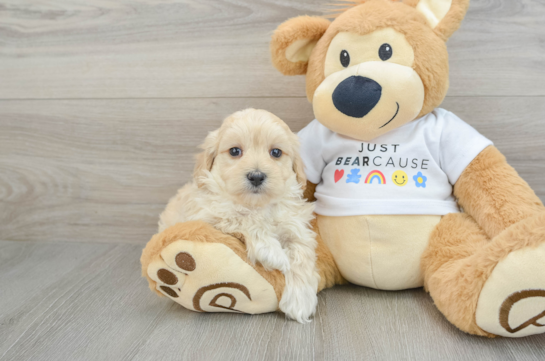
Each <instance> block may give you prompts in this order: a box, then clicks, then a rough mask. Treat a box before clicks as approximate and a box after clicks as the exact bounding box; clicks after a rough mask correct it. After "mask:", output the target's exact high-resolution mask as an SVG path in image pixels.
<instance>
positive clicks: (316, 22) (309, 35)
mask: <svg viewBox="0 0 545 361" xmlns="http://www.w3.org/2000/svg"><path fill="white" fill-rule="evenodd" d="M329 24H330V22H329V20H327V19H324V18H320V17H315V16H298V17H296V18H292V19H289V20H287V21H286V22H284V23H282V24H280V26H278V28H277V29H276V30H275V32H274V34H273V36H272V40H271V56H272V62H273V64H274V66H275V67H276V69H278V70H279V71H280V72H281V73H282V74H284V75H302V74H305V73H306V72H307V65H308V59H309V58H310V53H311V52H312V49H314V46H316V43H317V42H318V40H320V38H321V37H322V35H324V33H325V32H326V30H327V28H328V27H329Z"/></svg>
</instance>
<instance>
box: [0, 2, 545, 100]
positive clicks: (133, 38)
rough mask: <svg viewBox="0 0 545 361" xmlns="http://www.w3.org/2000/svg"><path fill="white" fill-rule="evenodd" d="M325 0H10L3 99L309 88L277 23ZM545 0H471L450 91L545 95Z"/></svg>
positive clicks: (4, 24) (453, 52)
mask: <svg viewBox="0 0 545 361" xmlns="http://www.w3.org/2000/svg"><path fill="white" fill-rule="evenodd" d="M330 2H331V1H327V0H296V1H286V0H229V1H228V0H163V1H152V0H131V1H128V0H125V1H116V0H101V1H96V2H84V1H75V0H42V1H39V2H36V1H32V0H2V1H0V25H1V26H0V44H1V45H2V46H0V64H1V66H0V79H2V82H1V83H0V98H4V99H29V98H40V99H50V98H63V99H64V98H150V97H151V98H158V97H168V98H171V97H248V96H257V97H270V96H302V95H304V86H303V83H304V79H303V77H282V76H281V75H280V74H279V73H277V72H276V71H275V70H274V69H273V67H272V65H271V62H270V59H269V50H268V46H269V45H268V43H269V39H270V35H271V34H272V31H273V30H274V29H275V28H276V27H277V26H278V25H279V24H280V23H281V22H283V21H285V20H286V19H288V18H290V17H294V16H298V15H304V14H308V15H319V14H322V10H323V9H327V6H326V4H327V3H330ZM544 18H545V3H544V2H543V1H540V0H494V1H490V0H472V1H471V6H470V9H469V13H468V15H467V17H466V19H465V20H464V23H463V24H462V27H461V29H460V30H459V31H458V32H457V33H456V34H455V35H454V36H453V37H452V38H451V40H450V41H449V49H450V50H449V52H450V59H451V61H450V63H451V88H450V93H449V94H450V95H456V96H473V95H479V96H485V95H486V96H491V95H496V96H498V95H517V96H520V95H533V96H535V95H545V87H543V83H545V62H543V58H544V54H545V49H544V47H543V43H544V42H545V22H543V19H544Z"/></svg>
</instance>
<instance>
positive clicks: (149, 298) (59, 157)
mask: <svg viewBox="0 0 545 361" xmlns="http://www.w3.org/2000/svg"><path fill="white" fill-rule="evenodd" d="M329 2H331V1H328V0H293V1H291V0H161V1H155V0H121V1H118V0H101V1H79V0H40V1H35V0H0V240H2V241H0V360H2V361H3V360H9V361H12V360H16V361H19V360H54V361H58V360H180V359H182V360H213V359H225V360H235V359H236V360H256V359H258V360H273V359H274V360H284V359H285V360H309V359H312V360H314V359H316V360H333V359H339V360H362V359H365V360H471V361H476V360H544V359H545V335H541V336H534V337H529V338H523V339H516V340H515V339H494V340H489V339H484V338H479V337H474V336H469V335H466V334H464V333H462V332H460V331H458V330H457V329H456V328H455V327H454V326H452V325H451V324H449V323H448V322H447V321H446V320H445V319H444V317H443V316H442V315H441V314H440V313H439V312H438V311H437V309H436V308H435V306H434V305H433V303H432V301H431V299H430V298H429V296H428V295H426V294H425V292H424V291H423V290H421V289H419V290H409V291H403V292H383V291H376V290H371V289H367V288H362V287H354V286H346V287H336V288H334V289H330V290H326V291H324V292H322V293H321V294H320V296H319V307H318V313H317V315H316V318H315V320H314V321H313V322H312V323H311V324H310V325H299V324H297V323H295V322H288V321H286V320H285V319H284V318H283V317H282V316H281V315H280V314H267V315H259V316H248V315H231V314H198V313H194V312H190V311H187V310H185V309H183V308H182V307H180V306H178V305H177V304H174V303H172V302H171V301H169V300H167V299H160V298H158V297H157V296H156V295H155V294H153V293H152V292H150V291H149V290H148V288H147V285H146V282H145V281H144V280H143V279H141V278H140V266H139V262H138V260H139V256H140V252H141V248H142V247H143V245H144V244H145V242H146V241H147V240H148V239H149V238H150V236H151V234H153V233H154V232H155V230H156V223H157V217H158V214H159V213H160V211H161V210H162V209H163V207H164V205H165V204H166V202H167V200H168V199H169V197H171V196H172V195H173V194H174V192H175V190H176V189H177V188H178V187H180V186H181V185H182V184H183V183H184V182H186V181H187V180H188V179H189V177H190V175H191V170H192V167H193V154H194V153H196V151H197V148H196V147H197V145H198V144H199V143H200V142H201V141H202V139H203V138H204V136H205V134H206V133H207V132H208V131H210V130H212V129H214V128H216V127H217V126H218V125H219V124H220V122H221V120H222V119H223V118H224V117H225V116H227V115H228V114H230V113H232V112H234V111H236V110H240V109H243V108H246V107H255V108H264V109H267V110H270V111H272V112H274V113H276V114H277V115H278V116H280V117H281V118H282V119H284V120H285V121H286V122H287V123H288V124H289V125H290V127H291V128H292V129H293V130H294V131H297V130H299V129H301V128H302V127H303V126H305V125H306V124H307V123H308V122H309V121H310V120H312V118H313V116H312V108H311V106H310V104H308V102H307V101H306V99H305V98H304V78H303V77H283V76H281V75H280V74H278V73H277V72H276V71H275V70H274V69H273V67H272V65H271V63H270V59H269V51H268V42H269V38H270V35H271V33H272V31H273V30H274V29H275V27H276V26H277V25H278V24H279V23H281V22H282V21H284V20H286V19H288V18H290V17H293V16H297V15H302V14H309V15H318V14H321V12H322V10H323V9H326V8H327V7H326V6H325V5H326V4H327V3H329ZM543 19H545V2H544V1H543V0H472V1H471V5H470V9H469V12H468V15H467V17H466V19H465V20H464V23H463V24H462V27H461V28H460V30H459V31H458V32H457V33H456V34H455V35H454V36H453V37H452V38H451V39H450V40H449V42H448V47H449V53H450V71H451V86H450V90H449V93H448V97H447V99H446V100H445V102H444V104H443V105H442V106H443V107H444V108H446V109H448V110H451V111H453V112H454V113H456V114H457V115H459V116H460V117H461V118H462V119H465V120H466V121H467V122H468V123H470V124H472V125H473V126H475V127H476V128H477V129H478V130H479V131H481V132H482V133H483V134H484V135H486V136H487V137H489V138H490V139H492V140H493V141H494V142H495V144H496V145H497V146H498V148H499V149H500V150H501V151H502V152H504V154H505V155H506V156H507V158H508V160H509V162H510V163H511V164H512V165H513V166H514V167H515V168H516V169H517V171H519V173H520V174H521V176H522V177H523V178H524V179H525V180H526V181H528V182H529V184H530V185H531V186H532V187H533V189H534V190H535V191H536V193H537V194H538V195H539V196H540V197H541V199H542V200H545V183H544V182H543V179H544V178H545V152H544V151H543V146H544V145H545V143H544V142H543V139H545V85H544V84H545V62H544V61H543V60H544V59H545V47H544V46H543V44H545V22H544V21H543Z"/></svg>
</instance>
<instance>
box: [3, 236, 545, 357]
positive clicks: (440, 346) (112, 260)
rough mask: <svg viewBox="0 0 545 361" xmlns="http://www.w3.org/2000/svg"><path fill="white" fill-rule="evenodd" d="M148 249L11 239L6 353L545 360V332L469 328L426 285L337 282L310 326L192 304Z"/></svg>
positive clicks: (6, 257)
mask: <svg viewBox="0 0 545 361" xmlns="http://www.w3.org/2000/svg"><path fill="white" fill-rule="evenodd" d="M141 248H142V247H141V246H139V245H131V244H104V243H103V244H97V243H61V242H59V243H49V242H14V241H11V242H10V241H1V242H0V272H1V274H2V277H0V290H2V296H1V297H0V360H10V361H12V360H53V361H58V360H93V361H97V360H218V359H222V360H470V361H476V360H536V361H538V360H543V359H545V347H544V345H545V335H539V336H532V337H527V338H522V339H501V338H500V339H492V340H491V339H486V338H481V337H475V336H470V335H467V334H464V333H462V332H460V331H459V330H457V329H456V328H455V327H454V326H452V325H451V324H450V323H449V322H448V321H446V319H445V318H444V317H443V316H442V315H441V314H440V313H439V311H437V309H436V308H435V306H434V305H433V302H432V301H431V298H430V297H429V296H428V295H427V294H426V293H425V292H424V291H423V290H422V289H416V290H408V291H402V292H384V291H376V290H372V289H367V288H363V287H355V286H345V287H336V288H334V289H329V290H326V291H324V292H322V293H320V297H319V305H318V313H317V315H316V317H315V319H314V321H313V322H312V323H310V324H307V325H300V324H298V323H296V322H293V321H286V320H285V319H284V317H283V316H281V315H280V314H275V313H273V314H265V315H256V316H249V315H236V314H219V313H218V314H201V313H196V312H192V311H188V310H186V309H184V308H182V307H181V306H179V305H178V304H176V303H173V302H172V301H170V300H168V299H166V298H159V297H157V296H156V295H155V294H154V293H152V292H151V291H149V289H148V288H147V286H146V281H145V280H144V279H142V278H140V277H139V276H140V275H139V273H140V264H139V262H138V258H139V255H140V252H141Z"/></svg>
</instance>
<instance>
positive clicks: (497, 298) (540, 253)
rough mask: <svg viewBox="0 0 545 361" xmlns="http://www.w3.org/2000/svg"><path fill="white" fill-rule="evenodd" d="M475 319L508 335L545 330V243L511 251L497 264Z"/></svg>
mask: <svg viewBox="0 0 545 361" xmlns="http://www.w3.org/2000/svg"><path fill="white" fill-rule="evenodd" d="M475 321H476V323H477V325H478V326H479V327H480V328H482V329H483V330H485V331H487V332H490V333H492V334H494V335H498V336H504V337H523V336H529V335H534V334H538V333H543V332H545V244H542V245H540V246H539V247H537V248H531V247H527V248H523V249H520V250H517V251H514V252H511V253H510V254H509V255H508V256H507V257H506V258H505V259H504V260H502V261H500V262H499V263H498V264H497V265H496V267H495V268H494V271H493V272H492V274H491V275H490V277H489V278H488V280H487V281H486V283H485V285H484V287H483V289H482V291H481V294H480V296H479V301H478V303H477V310H476V312H475Z"/></svg>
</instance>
